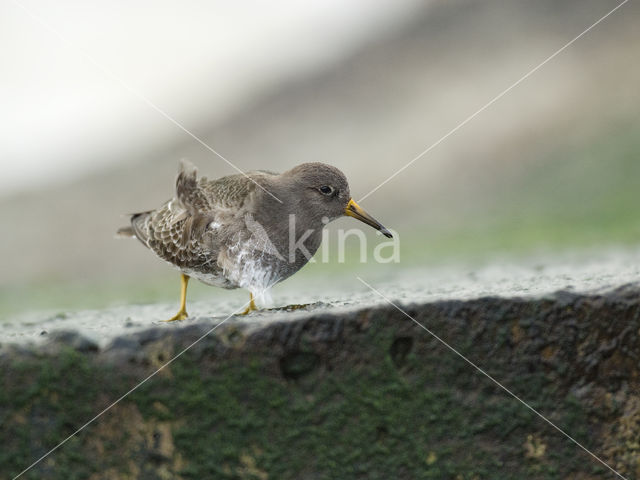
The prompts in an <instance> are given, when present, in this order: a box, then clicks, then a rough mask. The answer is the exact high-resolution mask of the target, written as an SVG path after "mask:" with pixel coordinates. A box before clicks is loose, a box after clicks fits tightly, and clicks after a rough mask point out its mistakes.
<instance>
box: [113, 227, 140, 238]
mask: <svg viewBox="0 0 640 480" xmlns="http://www.w3.org/2000/svg"><path fill="white" fill-rule="evenodd" d="M116 238H136V232H134V231H133V227H132V226H130V225H129V226H126V227H120V228H119V229H118V231H117V232H116Z"/></svg>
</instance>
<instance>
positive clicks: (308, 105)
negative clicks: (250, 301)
mask: <svg viewBox="0 0 640 480" xmlns="http://www.w3.org/2000/svg"><path fill="white" fill-rule="evenodd" d="M617 3H619V2H615V1H608V0H607V1H602V0H598V1H595V0H586V1H585V0H580V1H578V0H567V1H561V2H558V1H551V0H543V1H536V2H532V1H524V0H517V1H513V2H508V3H506V4H505V2H501V1H494V0H488V1H471V0H442V1H435V0H434V1H429V2H418V1H409V0H406V1H401V2H392V1H379V2H374V3H371V2H364V1H359V2H353V3H350V4H349V5H348V6H346V5H345V4H344V3H341V2H337V1H330V2H325V3H323V4H322V6H321V5H320V3H318V4H309V5H307V6H306V7H304V8H303V7H301V6H295V2H276V3H275V4H270V7H269V8H268V9H267V8H266V7H265V6H262V7H260V6H259V5H258V4H256V5H250V6H251V7H252V8H246V7H247V6H246V5H245V6H244V7H245V8H240V7H238V8H232V7H229V6H228V5H226V6H225V5H223V4H218V3H217V2H211V3H206V4H200V3H198V4H193V5H184V4H178V3H175V4H172V3H171V2H167V3H164V4H163V5H162V7H154V6H151V5H149V6H148V7H149V8H143V7H142V6H138V7H135V9H134V7H131V6H128V5H127V4H125V3H124V2H122V3H118V2H115V3H113V5H110V6H109V7H101V8H103V9H107V8H108V9H109V11H108V12H100V11H99V10H98V11H92V12H90V11H88V10H83V9H82V8H75V9H72V10H66V14H64V13H65V9H62V8H60V9H55V10H54V9H52V7H50V6H48V5H47V4H46V2H32V3H30V4H29V5H30V8H32V9H33V10H32V12H31V13H34V12H35V13H37V14H38V16H40V18H41V19H43V20H44V21H45V23H46V24H47V25H49V26H50V27H52V28H53V29H54V30H56V31H57V32H58V34H61V35H62V36H63V37H65V38H66V39H68V40H71V42H70V44H69V43H67V42H65V41H63V40H60V38H59V37H58V36H57V35H56V34H54V33H52V32H51V31H49V30H47V29H46V28H44V27H43V26H42V25H41V24H40V23H38V22H37V21H36V20H34V18H32V16H30V15H29V14H28V13H27V12H25V11H23V10H21V9H19V8H18V7H16V6H14V5H12V4H11V3H8V4H6V5H3V6H2V7H1V9H2V10H3V12H2V15H0V18H1V19H2V20H0V31H2V32H3V33H2V34H0V36H1V37H0V38H1V39H2V42H1V43H0V58H3V59H4V61H5V65H8V68H6V70H5V73H3V77H4V79H3V81H2V80H0V85H1V86H2V92H1V95H2V97H3V98H4V100H6V103H5V104H6V105H9V107H10V108H4V109H3V112H2V113H1V114H0V115H1V116H0V122H1V123H2V125H3V129H2V130H3V134H2V136H0V158H1V159H2V160H1V161H2V162H3V173H4V175H3V177H4V178H3V179H2V181H1V182H2V183H0V187H1V188H2V192H1V196H0V224H1V225H2V242H1V243H0V255H1V258H2V261H3V267H4V268H3V270H4V275H2V277H1V278H0V289H1V290H0V316H1V317H2V318H10V317H11V316H13V315H14V314H16V313H18V312H24V311H32V310H48V311H51V310H53V311H56V310H60V311H62V310H65V309H81V308H93V307H104V306H109V305H123V304H130V303H146V302H154V301H163V302H173V301H176V300H177V294H178V276H177V274H176V273H175V272H174V271H172V270H171V269H170V268H168V267H167V266H166V265H165V264H164V263H163V262H161V261H159V260H157V259H156V258H154V257H153V255H151V254H150V253H149V252H147V251H145V249H144V248H143V247H142V246H140V245H139V244H137V243H136V242H131V241H122V240H115V239H114V232H115V230H116V229H117V228H118V227H119V226H121V225H123V224H125V223H126V218H125V217H123V216H122V214H124V213H128V212H134V211H140V210H145V209H149V208H153V207H156V206H157V205H159V204H160V203H161V202H163V201H165V200H166V199H167V198H169V197H170V196H171V195H172V190H173V181H174V177H175V173H176V169H177V165H178V160H179V159H180V158H182V157H188V158H189V159H190V160H191V161H192V162H194V163H195V164H196V165H198V166H199V168H200V171H201V173H202V174H204V175H206V176H208V177H217V176H222V175H227V174H232V173H235V172H234V170H233V169H232V168H230V167H229V166H228V165H227V164H226V163H225V162H224V161H222V160H221V159H220V158H218V157H216V156H215V155H213V154H212V153H211V152H209V151H208V150H206V149H205V148H203V147H202V145H200V144H199V143H198V142H196V141H195V140H194V139H193V138H191V137H189V136H188V135H186V134H185V133H184V132H183V131H181V130H180V129H179V128H177V127H176V126H175V125H174V124H172V123H171V122H170V121H169V120H168V119H167V118H165V117H163V116H162V115H161V114H159V112H158V111H156V110H154V109H153V108H150V107H149V106H148V105H146V104H145V102H144V101H143V100H142V99H141V98H140V96H137V95H135V94H133V93H131V91H130V90H128V89H127V88H125V87H123V85H122V84H121V83H120V82H119V81H116V80H114V79H113V78H111V77H110V76H109V75H107V74H105V72H104V71H102V70H101V69H100V68H98V67H96V65H95V64H94V63H92V61H89V60H87V58H86V57H85V56H83V54H82V53H81V52H80V50H78V49H77V48H76V47H75V45H81V46H82V48H83V49H84V50H85V51H86V52H88V53H89V55H90V56H91V57H92V59H93V61H95V62H98V63H100V64H101V65H104V66H107V68H108V69H109V71H110V72H111V73H112V74H113V75H114V76H115V77H117V78H119V79H120V80H122V81H124V82H125V83H126V84H127V85H128V86H129V87H131V89H133V90H135V91H137V92H139V93H141V94H142V95H144V96H146V97H147V98H148V99H149V100H151V101H152V102H153V103H155V104H156V105H158V106H159V107H160V108H161V109H163V110H164V111H165V112H167V113H168V114H169V115H170V116H172V117H174V118H175V119H176V120H177V121H179V122H180V123H182V124H183V125H184V126H185V127H186V128H188V129H189V130H191V131H193V132H194V133H195V134H196V135H198V136H199V137H200V138H202V139H203V140H204V141H205V142H206V143H208V144H209V145H211V146H212V147H213V148H214V149H216V150H217V151H218V152H220V153H221V154H222V155H224V156H225V157H226V158H228V159H229V160H230V161H231V162H233V163H234V164H235V165H237V166H238V167H239V168H241V169H242V170H252V169H270V170H276V171H278V170H280V171H282V170H285V169H288V168H290V167H292V166H293V165H296V164H298V163H302V162H306V161H322V162H327V163H331V164H333V165H336V166H338V167H339V168H341V169H342V170H343V171H344V172H345V173H346V175H347V177H348V178H349V179H350V183H351V189H352V193H353V195H354V197H355V198H356V199H359V198H361V197H362V196H364V195H365V194H366V193H367V192H369V191H371V190H372V189H374V188H375V187H376V186H378V185H379V184H380V183H381V182H383V181H384V180H385V179H387V178H388V177H389V176H391V175H392V174H394V173H395V172H396V171H397V170H398V169H399V168H401V167H402V166H404V165H406V164H407V163H408V162H409V161H411V160H412V159H413V158H415V157H416V156H417V155H419V154H420V153H421V152H423V151H424V150H425V149H427V148H428V147H430V146H431V145H433V144H434V143H435V142H437V141H438V140H439V139H440V138H442V137H443V136H444V135H446V134H447V133H449V132H450V131H451V130H452V129H453V128H455V127H456V126H458V125H459V124H460V122H462V121H463V120H465V119H466V118H467V117H468V116H469V115H471V114H473V113H474V112H476V111H477V110H478V109H479V108H481V107H483V106H484V105H485V104H486V103H487V102H489V101H490V100H492V99H493V98H494V97H495V96H496V95H497V94H499V93H500V92H501V91H503V90H504V89H505V88H507V87H509V86H510V85H512V84H513V83H514V82H516V81H518V80H519V79H520V78H521V77H522V76H523V75H524V74H526V73H527V72H529V71H530V70H531V69H532V68H534V67H535V66H536V65H538V64H539V63H540V62H542V61H543V60H545V59H546V58H547V57H549V56H550V55H551V54H552V53H554V52H555V51H556V50H558V49H559V48H560V47H562V46H563V45H565V44H566V43H567V42H568V41H570V40H571V39H572V38H574V37H575V36H576V35H578V34H580V33H581V32H582V31H583V30H584V29H586V28H587V27H588V26H590V25H591V24H592V23H594V22H595V21H596V20H598V19H599V18H600V17H602V16H603V15H604V14H605V13H607V12H608V11H609V10H611V9H612V8H613V7H615V6H616V5H617ZM261 8H262V9H263V10H260V9H261ZM105 13H108V14H105ZM639 22H640V7H639V6H638V4H637V2H629V3H628V4H626V5H624V6H623V7H622V8H621V9H620V10H619V11H617V12H615V13H614V14H612V15H611V16H610V17H609V18H607V19H606V20H604V21H603V22H602V23H601V24H600V25H598V26H596V27H595V28H594V29H593V30H592V31H591V32H589V33H588V34H586V35H585V36H584V37H583V38H581V39H580V40H578V41H577V42H576V43H575V44H573V45H572V46H570V47H569V48H568V49H567V50H566V51H564V52H562V53H561V54H559V55H558V56H557V57H556V58H554V59H553V60H551V61H550V62H549V63H548V64H546V65H545V66H544V67H542V68H541V69H540V70H539V71H537V72H536V73H535V74H533V75H532V76H531V77H530V78H528V79H527V80H525V81H524V82H523V83H522V84H520V85H519V86H518V87H516V88H515V89H513V90H512V91H510V92H509V93H507V94H506V95H505V96H504V97H503V98H501V99H500V100H498V101H497V102H496V103H495V104H493V105H492V106H490V107H489V108H488V109H487V110H485V111H484V112H482V113H481V114H480V115H478V116H477V117H476V118H474V119H473V120H471V121H470V122H469V123H468V124H467V125H465V126H464V127H462V128H461V129H460V130H459V131H457V132H455V133H453V134H452V135H451V136H450V137H448V138H447V139H446V140H445V141H443V142H442V143H441V144H439V145H438V146H437V147H435V148H433V149H432V150H430V151H429V152H428V153H427V154H426V155H424V156H423V157H422V158H420V159H418V160H417V161H416V162H415V163H413V164H412V165H411V166H410V167H408V168H407V169H406V170H404V171H403V172H402V173H400V174H398V175H397V176H396V177H395V178H393V179H392V180H391V181H389V182H388V183H386V184H385V185H384V186H382V187H381V188H380V189H379V190H377V191H375V192H374V193H372V194H371V195H370V196H368V197H367V198H366V199H365V200H364V201H363V202H362V206H363V207H365V208H366V209H367V210H368V211H369V212H370V213H372V214H373V215H374V216H375V217H376V218H378V219H379V220H381V221H382V222H383V223H384V224H385V225H387V226H388V227H391V228H393V229H394V230H396V231H398V232H399V234H400V235H399V237H400V245H401V262H400V263H399V264H386V265H376V264H373V263H371V262H370V263H368V264H366V265H363V264H360V263H359V261H358V252H357V251H356V250H357V249H356V247H357V242H352V243H351V244H350V245H351V250H352V252H351V255H347V257H348V261H347V262H346V263H345V264H339V263H338V261H337V253H335V254H332V255H331V261H330V262H329V263H326V264H322V263H316V264H314V265H309V266H307V267H305V269H303V271H302V272H300V273H299V274H298V275H296V277H295V278H296V279H297V280H298V281H295V282H294V281H292V280H289V281H287V282H284V283H283V284H282V285H280V286H278V287H276V292H275V294H274V298H275V300H276V303H278V300H277V299H278V296H277V292H278V289H284V290H290V289H296V288H298V289H312V290H314V291H320V292H321V291H322V288H323V285H326V286H327V287H328V286H329V284H332V285H334V284H335V282H336V279H337V278H339V279H341V281H343V282H346V283H348V282H351V278H353V276H354V274H362V273H363V272H364V273H366V274H367V275H370V276H378V277H384V276H387V275H392V274H393V273H390V272H397V271H401V270H402V269H408V268H411V269H415V268H422V269H424V272H425V273H424V274H425V275H428V271H429V267H430V266H433V265H447V264H449V263H453V262H455V263H458V264H459V263H463V264H470V265H471V264H478V263H482V262H491V261H499V260H496V259H499V258H504V256H505V255H506V256H510V257H526V256H528V255H532V254H540V253H542V254H549V255H551V254H553V253H555V252H566V251H572V252H573V251H585V252H590V251H594V250H598V249H616V248H629V247H633V246H635V245H637V244H638V243H640V214H638V204H639V203H640V189H639V188H638V186H639V179H640V134H639V133H640V89H639V88H638V85H640V64H639V62H638V59H639V58H640V30H639V29H638V28H637V25H638V24H639ZM222 25H223V26H224V28H216V27H218V26H222ZM15 42H21V44H23V46H24V48H23V49H22V50H21V51H20V52H17V53H16V49H15V44H16V43H15ZM351 222H353V220H350V219H344V220H340V221H338V222H335V224H334V225H332V226H331V238H332V242H335V238H336V229H337V228H340V227H351V226H354V224H353V223H351ZM367 238H368V239H370V240H371V242H369V246H368V248H369V249H370V250H372V249H373V248H374V246H375V245H376V244H377V243H378V242H380V241H381V239H380V238H379V237H377V236H376V235H375V234H374V232H372V231H367ZM332 245H333V243H332ZM332 252H333V250H332ZM369 253H371V252H369ZM369 258H371V255H369ZM244 295H245V294H244V293H241V292H225V291H221V290H218V289H214V288H209V287H206V286H200V285H198V286H196V285H194V286H193V287H192V288H191V290H190V296H191V298H201V299H203V298H212V299H215V298H225V299H228V298H232V299H233V298H236V297H234V296H237V298H238V301H240V299H242V300H241V301H242V302H244Z"/></svg>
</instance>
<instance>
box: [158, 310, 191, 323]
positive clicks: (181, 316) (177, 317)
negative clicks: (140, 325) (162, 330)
mask: <svg viewBox="0 0 640 480" xmlns="http://www.w3.org/2000/svg"><path fill="white" fill-rule="evenodd" d="M188 317H189V314H188V313H187V311H186V310H180V311H179V312H178V313H176V314H175V315H174V316H173V317H171V318H170V319H169V320H162V321H163V322H175V321H176V320H186V319H187V318H188Z"/></svg>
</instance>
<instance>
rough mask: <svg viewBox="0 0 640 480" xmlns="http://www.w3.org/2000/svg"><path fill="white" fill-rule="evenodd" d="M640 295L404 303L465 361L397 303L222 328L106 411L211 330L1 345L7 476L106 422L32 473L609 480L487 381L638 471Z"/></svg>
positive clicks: (2, 454) (1, 432)
mask: <svg viewBox="0 0 640 480" xmlns="http://www.w3.org/2000/svg"><path fill="white" fill-rule="evenodd" d="M639 293H640V292H638V291H637V290H636V289H634V288H623V289H619V290H617V291H613V292H610V293H608V294H605V295H592V296H583V295H573V294H567V293H563V294H557V295H555V296H553V297H550V298H544V299H502V298H483V299H478V300H473V301H466V302H462V301H459V302H457V301H451V302H438V303H432V304H422V305H408V306H406V311H407V313H408V314H409V315H411V316H412V317H413V318H415V320H416V321H418V322H420V323H421V324H422V325H423V326H424V327H426V328H428V329H429V330H430V331H431V332H433V333H436V334H437V335H438V336H439V337H440V339H441V340H443V341H445V342H447V343H448V344H449V345H450V346H451V347H453V348H455V349H456V350H457V351H458V352H459V353H460V354H461V355H463V356H464V357H466V358H467V360H468V361H467V360H465V359H463V358H462V357H461V356H459V355H458V354H456V353H454V352H453V351H452V350H450V349H449V348H447V347H446V346H444V345H443V344H442V343H441V342H440V341H438V340H437V339H435V338H434V337H433V336H432V335H430V334H429V333H428V332H426V331H425V330H424V329H422V328H420V327H419V326H418V325H416V324H415V323H414V322H413V321H412V320H411V319H409V318H408V317H406V316H405V315H404V314H402V313H401V312H399V311H398V310H396V309H394V308H393V307H376V308H370V309H366V308H365V309H362V310H359V311H352V312H347V313H345V312H341V313H340V314H336V315H332V314H330V313H329V314H327V313H323V314H321V315H315V314H313V312H311V313H310V314H309V315H308V316H303V317H300V316H298V317H296V319H295V320H292V321H278V322H274V323H269V324H264V325H260V326H259V327H258V328H256V327H255V326H254V327H252V328H249V327H247V324H242V325H240V324H238V325H236V324H233V323H230V324H226V325H224V326H221V327H220V328H219V329H217V330H216V331H215V332H214V333H213V334H211V335H209V336H207V337H205V338H204V339H203V340H201V341H199V342H198V343H196V344H195V345H194V346H193V347H192V348H190V349H189V350H187V351H186V352H185V353H184V354H182V355H180V356H179V357H178V358H177V359H176V360H175V361H173V362H171V363H170V364H169V365H168V366H167V367H166V368H163V369H162V370H160V371H159V372H158V373H157V374H155V375H154V376H152V377H151V378H150V379H149V380H147V381H146V382H145V383H144V384H142V385H141V386H140V387H139V388H137V389H136V390H135V391H134V392H133V393H131V394H130V395H127V396H126V397H125V398H124V399H122V400H121V401H119V402H118V403H117V404H116V405H115V406H113V407H112V408H110V409H109V410H107V411H106V412H104V413H103V414H101V413H102V411H103V410H104V409H105V408H107V407H109V406H110V405H111V404H112V403H113V402H114V401H116V400H118V399H119V398H120V397H121V396H122V395H123V394H125V393H126V392H128V391H129V390H130V389H131V388H132V387H134V386H136V385H137V384H138V383H139V382H140V381H141V380H143V379H144V378H146V377H147V376H149V375H150V374H152V373H153V372H155V371H156V370H157V369H158V367H159V366H161V365H162V364H164V363H165V362H166V361H168V360H169V359H171V358H173V357H174V356H175V355H176V354H178V353H179V352H181V351H182V350H183V349H184V348H185V347H186V346H188V345H190V344H191V343H192V342H193V341H194V340H196V339H197V338H198V337H199V336H200V332H202V331H206V329H208V328H210V325H206V324H203V325H201V326H194V325H187V324H185V327H184V328H181V329H173V330H171V331H169V330H167V331H166V332H163V331H162V330H161V331H160V332H159V333H154V334H153V335H147V336H146V337H144V338H145V339H146V340H145V341H144V342H141V341H140V339H141V338H143V337H141V336H139V337H137V338H129V339H128V343H127V342H124V341H121V342H117V345H116V346H118V348H119V350H118V354H117V355H115V354H114V349H113V348H110V347H107V348H106V349H103V350H98V351H95V350H88V351H87V350H84V351H78V350H76V349H72V348H70V347H68V346H59V347H57V348H48V349H46V353H45V352H39V351H35V350H28V349H24V348H21V349H17V348H16V349H5V350H4V353H3V355H2V358H1V364H2V365H1V366H2V368H1V371H0V372H1V373H0V378H1V381H2V385H3V388H2V389H1V390H0V424H1V426H2V428H0V443H1V444H2V446H3V448H2V449H0V475H1V476H2V477H3V478H13V477H14V476H15V475H17V474H18V473H20V472H21V471H22V470H23V469H25V468H27V467H28V466H29V465H30V464H31V463H32V462H34V461H36V460H37V459H38V458H39V457H40V456H42V455H44V454H45V453H46V452H47V451H48V450H49V449H51V448H53V447H54V446H55V445H56V444H58V443H59V442H61V441H63V440H65V439H66V438H67V437H68V436H69V435H71V434H72V433H73V432H74V431H75V430H77V429H78V428H80V427H82V426H83V425H84V424H85V423H86V422H88V421H89V420H91V419H92V418H93V417H94V416H96V415H99V414H101V415H100V416H99V418H97V419H96V420H95V421H93V422H92V423H91V424H89V425H88V426H87V427H86V428H84V429H83V430H82V431H81V432H79V433H78V434H77V435H75V436H72V437H71V438H69V440H68V441H67V442H66V443H64V444H63V445H62V446H60V447H59V448H58V449H57V450H55V451H54V452H53V453H51V454H50V455H49V456H48V457H46V458H45V459H43V460H42V461H41V462H39V463H38V464H37V465H35V466H34V467H33V468H32V469H31V470H29V471H28V472H26V473H25V474H24V475H23V476H22V477H21V478H25V479H27V478H28V479H40V478H51V479H57V478H60V479H75V478H77V479H86V478H88V479H92V480H98V479H157V478H160V479H165V478H166V479H173V478H175V479H201V478H216V479H217V478H220V479H258V480H264V479H336V478H339V479H389V478H394V479H439V478H451V479H520V478H534V479H551V478H578V479H591V478H594V479H595V478H614V475H613V473H611V471H609V470H607V469H606V467H604V466H603V465H602V464H600V463H598V462H597V461H596V460H594V459H593V458H592V457H591V456H589V455H588V454H587V453H585V452H584V451H583V450H582V449H580V448H579V447H578V446H577V445H575V444H574V443H572V442H571V441H570V440H569V439H567V438H566V437H565V436H564V435H562V434H561V433H559V432H558V431H557V430H556V429H554V428H553V427H552V426H550V425H549V424H548V423H547V422H545V420H543V419H542V418H540V417H539V416H538V415H536V414H535V413H534V412H533V411H532V410H530V409H529V408H527V407H526V406H525V405H523V403H521V402H520V401H518V400H517V399H515V398H514V397H513V396H511V395H510V394H509V393H507V392H506V391H505V390H504V389H503V388H500V387H499V386H498V385H497V384H496V383H495V382H493V381H492V380H491V379H490V378H488V376H487V375H490V376H492V377H493V378H494V379H495V380H497V381H498V382H500V383H501V384H502V385H503V386H504V387H506V388H508V389H509V390H510V391H511V392H512V393H513V394H515V395H517V396H518V397H520V398H521V399H522V400H523V401H525V402H526V403H527V404H528V405H530V406H531V407H533V408H534V409H536V410H537V411H538V412H540V413H541V414H542V415H544V416H545V417H546V418H547V419H549V421H551V422H553V423H554V424H555V425H557V426H558V427H560V428H562V429H563V430H564V431H566V432H567V433H569V434H570V435H571V436H572V437H573V438H574V439H575V440H576V441H578V442H580V443H581V444H582V445H584V446H585V447H586V448H588V449H590V450H592V451H593V452H594V453H595V454H596V455H598V456H600V457H601V458H602V459H603V460H604V461H606V462H607V463H609V464H610V465H611V466H612V467H613V468H616V469H617V470H618V471H619V472H620V473H621V474H623V475H625V476H627V477H628V478H639V477H640V447H638V439H639V437H638V433H637V432H638V429H637V426H638V422H640V403H639V402H638V393H637V392H638V391H640V389H639V388H638V387H639V375H638V374H639V371H640V365H639V364H640V361H639V359H638V353H637V352H640V343H639V339H638V337H639V335H640V295H639ZM126 345H129V347H126ZM127 348H129V350H130V351H127ZM127 352H128V353H127ZM469 362H472V363H474V364H475V365H477V366H478V367H480V368H481V369H482V370H483V371H484V372H485V373H486V374H487V375H485V374H483V373H481V372H479V371H478V370H477V369H476V368H475V367H474V366H472V365H471V364H470V363H469Z"/></svg>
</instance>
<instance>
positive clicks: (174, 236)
mask: <svg viewBox="0 0 640 480" xmlns="http://www.w3.org/2000/svg"><path fill="white" fill-rule="evenodd" d="M249 175H254V176H258V177H260V176H264V175H267V174H266V173H263V172H251V173H250V174H249ZM255 188H257V186H256V184H255V183H254V182H253V181H252V180H251V179H250V178H248V177H247V176H245V175H242V174H239V175H231V176H227V177H222V178H220V179H217V180H207V179H206V178H204V177H203V178H198V177H197V169H196V168H195V167H194V166H193V165H192V164H191V163H189V162H188V161H186V160H183V161H182V162H181V166H180V171H179V173H178V177H177V179H176V198H174V199H172V200H170V201H168V202H167V203H165V204H164V205H163V206H162V207H160V208H159V209H157V210H154V211H151V212H144V213H139V214H136V215H134V216H133V217H132V218H131V227H132V229H133V231H134V233H135V236H136V237H137V238H138V239H139V240H140V241H141V242H142V243H143V244H145V245H146V246H147V247H148V248H150V249H151V250H153V251H154V252H155V253H156V254H157V255H158V256H159V257H161V258H163V259H164V260H167V261H168V262H170V263H173V264H174V265H176V266H178V267H181V268H189V269H196V270H201V271H205V270H211V269H212V268H213V269H215V268H214V267H215V263H216V261H217V256H218V251H219V248H218V247H217V243H218V242H216V238H215V237H214V235H215V233H213V232H210V231H207V227H208V225H209V224H210V223H211V222H212V221H213V220H214V219H215V217H216V214H217V213H219V212H220V211H225V212H241V211H242V210H243V209H244V208H246V204H247V203H248V202H250V201H251V197H252V195H251V193H252V192H253V191H254V190H255ZM205 234H206V235H207V238H206V239H205V238H204V237H205Z"/></svg>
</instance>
